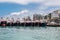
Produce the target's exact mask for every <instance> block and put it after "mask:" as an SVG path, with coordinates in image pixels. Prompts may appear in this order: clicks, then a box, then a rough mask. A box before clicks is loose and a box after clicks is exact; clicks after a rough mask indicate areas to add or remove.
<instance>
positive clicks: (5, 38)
mask: <svg viewBox="0 0 60 40" xmlns="http://www.w3.org/2000/svg"><path fill="white" fill-rule="evenodd" d="M0 40H60V27H19V26H16V27H0Z"/></svg>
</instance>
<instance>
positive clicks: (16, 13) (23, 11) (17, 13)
mask: <svg viewBox="0 0 60 40" xmlns="http://www.w3.org/2000/svg"><path fill="white" fill-rule="evenodd" d="M28 12H29V11H28V10H22V11H21V12H12V13H10V15H17V16H18V15H20V14H25V13H28Z"/></svg>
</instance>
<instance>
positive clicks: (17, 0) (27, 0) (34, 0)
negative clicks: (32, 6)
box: [0, 0, 43, 4]
mask: <svg viewBox="0 0 60 40" xmlns="http://www.w3.org/2000/svg"><path fill="white" fill-rule="evenodd" d="M42 1H43V0H0V2H13V3H18V4H29V3H31V2H32V3H39V2H42Z"/></svg>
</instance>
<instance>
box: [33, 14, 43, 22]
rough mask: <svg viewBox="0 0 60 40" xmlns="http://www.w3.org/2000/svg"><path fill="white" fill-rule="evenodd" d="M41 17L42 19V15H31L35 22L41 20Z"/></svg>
mask: <svg viewBox="0 0 60 40" xmlns="http://www.w3.org/2000/svg"><path fill="white" fill-rule="evenodd" d="M42 18H43V17H42V15H40V14H34V15H33V20H34V21H35V20H40V19H42Z"/></svg>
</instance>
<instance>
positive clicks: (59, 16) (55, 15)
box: [51, 10, 60, 19]
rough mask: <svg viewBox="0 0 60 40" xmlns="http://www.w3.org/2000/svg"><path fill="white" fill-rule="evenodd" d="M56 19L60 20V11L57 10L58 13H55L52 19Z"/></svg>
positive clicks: (52, 14)
mask: <svg viewBox="0 0 60 40" xmlns="http://www.w3.org/2000/svg"><path fill="white" fill-rule="evenodd" d="M56 18H58V19H59V18H60V10H56V11H53V12H52V13H51V19H56Z"/></svg>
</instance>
